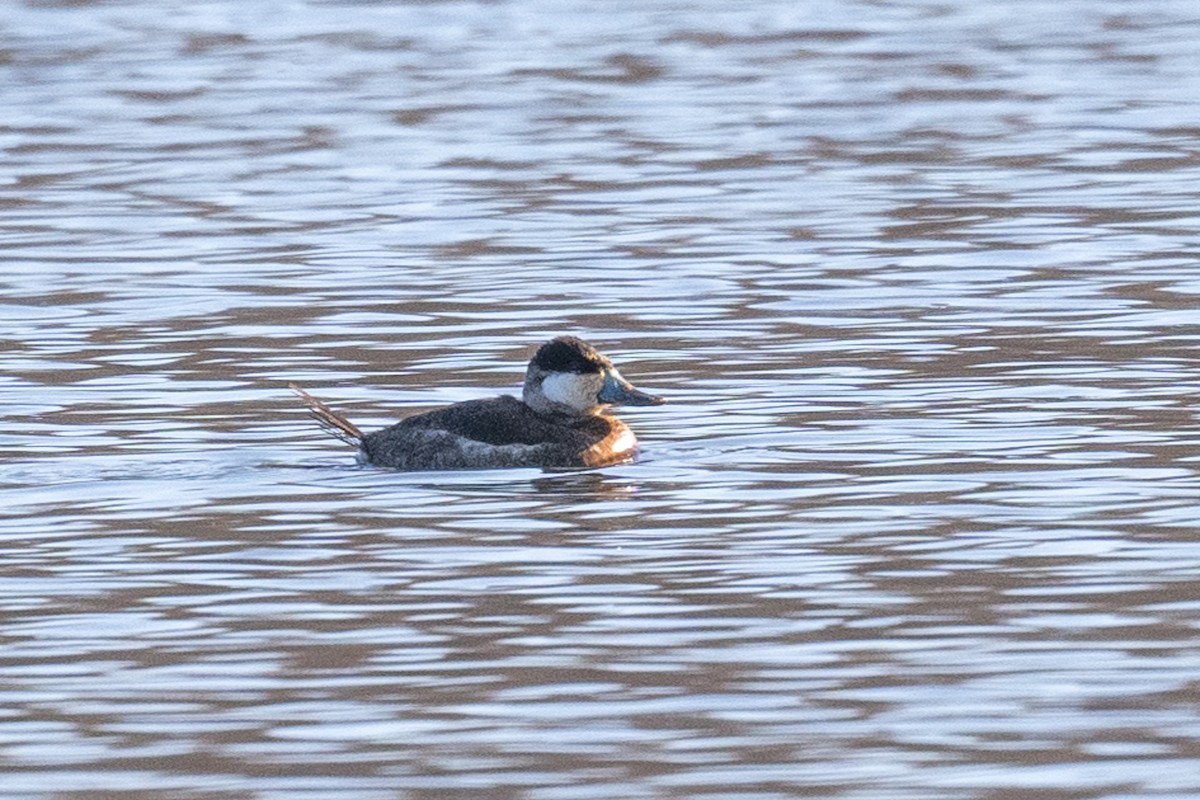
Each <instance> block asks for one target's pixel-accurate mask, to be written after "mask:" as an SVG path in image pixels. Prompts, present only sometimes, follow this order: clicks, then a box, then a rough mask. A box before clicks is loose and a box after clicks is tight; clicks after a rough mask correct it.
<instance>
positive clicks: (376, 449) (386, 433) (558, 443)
mask: <svg viewBox="0 0 1200 800" xmlns="http://www.w3.org/2000/svg"><path fill="white" fill-rule="evenodd" d="M636 444H637V442H636V439H635V438H634V437H633V434H632V432H631V431H630V430H629V427H628V426H626V425H625V423H623V422H621V421H620V420H619V419H617V418H615V417H611V416H608V415H590V416H586V417H582V418H575V419H572V418H568V417H562V418H547V417H544V416H542V415H540V414H537V413H535V412H534V411H533V410H532V409H530V408H529V407H528V406H527V405H525V404H524V403H522V402H521V401H520V400H518V399H517V398H515V397H510V396H507V395H506V396H503V397H496V398H492V399H488V400H472V401H468V402H465V403H457V404H455V405H452V406H447V407H446V408H440V409H437V410H435V411H430V412H427V413H425V414H418V415H417V416H414V417H409V418H408V419H405V420H402V421H400V422H398V423H396V424H395V425H392V426H391V427H389V428H384V429H383V430H381V431H376V432H375V433H372V434H369V435H367V436H366V437H365V438H364V439H363V443H362V448H363V452H364V453H365V454H366V457H367V460H368V461H370V462H371V463H372V464H376V465H379V466H385V467H391V468H393V469H403V470H419V469H426V470H449V469H477V468H481V467H534V466H536V467H551V468H563V469H569V468H580V467H596V466H603V465H604V464H612V463H616V462H619V461H624V460H626V459H628V458H630V457H631V456H632V455H633V452H634V448H635V447H636ZM613 445H616V446H618V447H619V448H620V449H616V450H614V449H611V447H612V446H613Z"/></svg>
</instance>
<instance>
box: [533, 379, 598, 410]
mask: <svg viewBox="0 0 1200 800" xmlns="http://www.w3.org/2000/svg"><path fill="white" fill-rule="evenodd" d="M591 384H592V381H590V380H588V376H586V375H576V374H575V373H573V372H561V373H557V374H555V375H549V376H547V377H546V379H545V380H543V381H542V394H543V395H545V397H546V399H547V400H549V401H550V402H552V403H560V404H562V405H564V406H569V407H571V408H577V409H586V408H591V407H593V406H595V405H596V392H594V391H592V386H591Z"/></svg>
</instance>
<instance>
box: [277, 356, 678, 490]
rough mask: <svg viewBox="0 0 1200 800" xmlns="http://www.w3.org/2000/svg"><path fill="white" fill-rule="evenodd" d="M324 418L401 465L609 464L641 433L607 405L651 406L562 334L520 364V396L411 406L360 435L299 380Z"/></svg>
mask: <svg viewBox="0 0 1200 800" xmlns="http://www.w3.org/2000/svg"><path fill="white" fill-rule="evenodd" d="M291 388H292V390H293V391H295V392H296V393H297V394H299V395H300V397H301V398H302V399H303V400H304V403H305V404H306V405H307V406H308V408H309V410H310V411H311V412H312V414H313V416H315V417H316V418H317V421H318V422H320V423H321V426H322V427H323V428H325V430H327V431H328V432H330V433H332V434H333V435H334V436H336V437H338V438H339V439H341V440H342V441H344V442H347V443H348V444H352V445H355V446H356V447H358V449H359V458H360V459H361V460H363V461H366V462H369V463H371V464H374V465H376V466H380V467H390V468H392V469H400V470H450V469H481V468H487V467H550V468H558V469H570V468H581V467H599V466H604V465H606V464H615V463H617V462H620V461H626V460H628V459H630V458H632V457H633V454H634V451H635V450H636V448H637V439H636V438H634V435H633V431H631V430H629V427H628V426H626V425H625V423H624V422H621V420H619V419H617V418H616V417H613V416H609V415H608V414H607V413H605V411H606V409H607V408H608V406H610V405H629V406H657V405H661V404H662V403H664V402H666V401H665V400H664V399H663V398H661V397H655V396H654V395H650V394H646V393H645V392H643V391H641V390H639V389H635V388H634V387H633V385H632V384H630V383H629V382H628V381H627V380H625V379H624V378H622V377H621V374H620V373H619V372H617V368H616V367H614V366H613V363H612V362H611V361H609V360H608V359H607V358H605V357H604V356H603V355H602V354H601V353H600V352H599V351H597V350H596V349H595V348H594V347H592V346H591V345H590V344H588V343H587V342H585V341H583V340H582V339H578V338H576V337H574V336H559V337H558V338H557V339H553V340H551V341H549V342H547V343H546V344H544V345H542V346H541V347H540V348H538V351H537V353H535V354H534V356H533V359H532V360H530V362H529V368H528V369H527V370H526V371H525V387H524V389H523V391H522V393H521V399H520V400H518V399H517V398H515V397H511V396H509V395H504V396H502V397H493V398H489V399H487V400H468V401H466V402H465V403H455V404H453V405H450V406H446V407H445V408H440V409H437V410H435V411H428V412H426V413H424V414H417V415H415V416H412V417H408V418H406V419H403V420H401V421H400V422H397V423H396V424H395V425H392V426H391V427H389V428H384V429H383V430H379V431H375V432H374V433H366V434H364V433H363V432H362V431H360V430H359V429H358V428H357V427H356V426H355V425H354V424H353V423H351V422H350V421H349V420H348V419H346V418H345V417H343V416H342V415H341V414H339V413H337V412H336V411H334V410H332V409H331V408H329V407H328V406H326V405H325V404H324V403H322V402H321V401H320V400H318V399H316V398H315V397H313V396H312V395H310V394H309V393H308V392H306V391H304V390H303V389H301V388H300V387H299V386H296V385H295V384H291Z"/></svg>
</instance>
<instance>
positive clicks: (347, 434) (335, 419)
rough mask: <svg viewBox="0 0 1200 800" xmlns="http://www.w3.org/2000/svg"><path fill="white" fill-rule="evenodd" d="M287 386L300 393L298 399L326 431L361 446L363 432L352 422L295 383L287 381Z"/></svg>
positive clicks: (346, 441)
mask: <svg viewBox="0 0 1200 800" xmlns="http://www.w3.org/2000/svg"><path fill="white" fill-rule="evenodd" d="M288 388H290V389H291V390H292V391H293V392H295V393H296V394H298V395H300V399H301V400H303V401H304V405H306V406H308V413H310V414H312V415H313V418H314V419H316V421H317V422H318V423H319V424H320V425H321V427H322V428H323V429H324V430H325V432H326V433H329V434H332V435H333V436H336V437H337V438H339V439H341V440H342V441H343V442H345V443H346V444H351V445H354V446H355V447H361V446H362V442H363V432H362V431H360V430H359V429H358V427H357V426H356V425H355V424H354V423H353V422H351V421H350V420H348V419H346V418H345V417H343V416H342V415H341V414H339V413H337V412H336V411H334V410H333V409H332V408H330V407H329V406H327V405H325V404H324V403H322V402H321V401H320V400H318V399H317V398H315V397H313V396H312V395H311V394H309V393H308V392H306V391H304V390H303V389H301V388H300V387H299V386H297V385H296V384H294V383H289V384H288Z"/></svg>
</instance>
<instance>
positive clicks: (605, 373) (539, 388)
mask: <svg viewBox="0 0 1200 800" xmlns="http://www.w3.org/2000/svg"><path fill="white" fill-rule="evenodd" d="M522 398H523V399H524V401H525V404H526V405H527V406H529V407H530V408H532V409H533V410H534V411H536V412H538V413H539V414H566V415H569V416H587V415H589V414H595V413H597V412H598V411H600V410H601V409H602V408H603V407H604V406H610V405H626V406H657V405H662V404H663V403H665V402H666V400H664V399H663V398H661V397H655V396H654V395H652V394H646V393H645V392H643V391H641V390H640V389H635V388H634V387H633V384H631V383H630V382H629V381H627V380H625V379H624V378H622V377H621V373H619V372H617V368H616V367H614V366H613V363H612V362H611V361H609V360H608V359H607V358H605V357H604V355H602V354H601V353H600V351H598V350H597V349H596V348H594V347H592V346H591V345H590V344H588V343H587V342H585V341H583V340H582V339H578V338H576V337H574V336H559V337H558V338H557V339H552V340H550V341H549V342H547V343H546V344H544V345H542V346H541V347H540V348H538V351H537V353H535V354H534V356H533V359H532V360H530V362H529V369H528V370H526V372H525V389H524V391H523V392H522Z"/></svg>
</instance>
